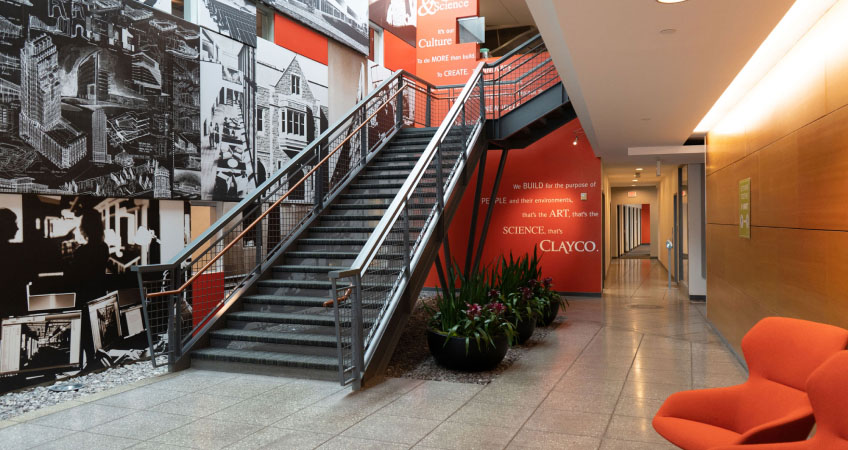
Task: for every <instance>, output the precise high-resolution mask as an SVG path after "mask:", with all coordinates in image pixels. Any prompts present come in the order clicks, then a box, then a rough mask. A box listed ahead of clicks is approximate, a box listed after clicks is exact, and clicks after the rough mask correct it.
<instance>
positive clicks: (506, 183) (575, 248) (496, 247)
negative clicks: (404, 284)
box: [427, 120, 602, 293]
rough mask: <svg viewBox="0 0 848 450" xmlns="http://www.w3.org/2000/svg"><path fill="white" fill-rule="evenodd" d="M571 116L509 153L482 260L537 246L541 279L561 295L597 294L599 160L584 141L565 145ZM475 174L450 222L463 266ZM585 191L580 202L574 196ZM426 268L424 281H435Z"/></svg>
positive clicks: (490, 167) (492, 166) (490, 169)
mask: <svg viewBox="0 0 848 450" xmlns="http://www.w3.org/2000/svg"><path fill="white" fill-rule="evenodd" d="M579 129H580V123H579V121H577V120H573V121H571V122H569V123H568V124H566V125H564V126H562V127H561V128H559V129H558V130H556V131H554V132H552V133H551V134H549V135H547V136H545V137H544V138H542V139H541V140H539V141H537V142H536V143H534V144H533V145H531V146H529V147H527V148H525V149H516V150H510V151H509V154H508V156H507V162H506V168H505V170H504V174H503V178H502V180H501V184H500V189H499V192H498V195H497V198H496V199H495V208H494V214H493V215H492V222H491V224H490V226H489V233H488V237H487V241H486V245H485V248H484V250H483V258H482V262H483V263H484V264H490V263H492V262H493V261H495V260H496V259H497V258H499V257H500V255H502V254H507V255H508V254H509V252H510V251H512V252H513V253H514V254H515V255H519V254H523V253H526V252H532V251H533V247H534V246H538V248H539V250H540V251H539V253H540V255H542V268H543V271H544V275H545V276H550V277H553V279H554V284H555V288H556V290H558V291H564V292H585V293H598V292H600V291H601V270H602V269H601V258H602V254H601V251H602V243H601V239H602V237H601V215H600V211H601V186H600V185H601V183H600V181H601V180H600V178H601V163H600V160H599V159H598V158H597V157H595V154H594V152H593V151H592V148H591V146H589V144H588V142H586V140H585V139H581V140H580V141H579V142H578V145H576V146H574V145H572V141H573V140H574V136H575V132H576V131H577V130H579ZM500 156H501V152H500V151H496V150H493V151H489V152H488V158H487V161H486V171H485V176H484V183H483V195H482V197H483V198H481V204H480V205H479V207H480V210H479V216H478V221H477V230H476V232H475V233H474V235H475V239H477V236H479V234H480V232H481V231H482V224H483V220H484V217H485V212H486V208H487V207H488V201H489V199H488V196H489V195H490V194H491V191H492V186H493V184H494V181H495V175H496V174H497V169H498V162H499V160H500ZM476 182H477V180H476V174H475V176H474V177H472V178H471V180H470V182H469V185H468V187H467V188H466V190H465V193H464V195H463V198H462V202H461V204H460V207H459V209H458V211H457V212H456V215H455V216H454V218H453V221H452V222H451V225H450V229H449V239H450V247H451V253H452V255H451V256H452V257H453V258H454V259H455V260H457V262H459V263H460V266H464V261H465V251H466V246H467V242H468V234H469V228H470V226H471V211H472V207H473V201H474V190H475V183H476ZM583 194H585V200H582V199H581V198H582V195H583ZM438 284H439V282H438V276H437V275H436V273H435V271H431V273H430V277H429V279H428V280H427V286H437V285H438Z"/></svg>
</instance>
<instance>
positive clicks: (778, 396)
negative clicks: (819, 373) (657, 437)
mask: <svg viewBox="0 0 848 450" xmlns="http://www.w3.org/2000/svg"><path fill="white" fill-rule="evenodd" d="M846 346H848V330H844V329H842V328H839V327H835V326H832V325H825V324H820V323H816V322H809V321H806V320H799V319H789V318H784V317H767V318H765V319H763V320H761V321H759V322H758V323H757V324H756V325H754V327H753V328H751V330H750V331H748V333H747V334H745V337H744V338H743V339H742V352H743V353H744V354H745V360H746V361H747V363H748V369H749V376H748V381H746V382H745V383H743V384H740V385H737V386H730V387H725V388H716V389H701V390H695V391H683V392H678V393H676V394H673V395H671V396H670V397H668V399H666V401H665V403H663V405H662V407H660V409H659V411H658V412H657V414H656V416H654V421H653V425H654V429H656V430H657V432H658V433H659V434H661V435H662V436H663V437H665V438H666V439H668V440H669V441H671V442H672V443H673V444H675V445H677V446H678V447H680V448H683V449H686V450H706V449H710V448H713V447H717V446H721V445H732V444H760V443H772V442H787V441H799V440H803V439H806V438H807V436H808V435H809V433H810V430H811V429H812V427H813V423H814V420H813V410H812V407H811V406H810V401H809V399H808V398H807V393H806V391H805V390H804V389H805V387H806V381H807V378H808V377H809V375H810V374H811V373H812V372H813V371H814V370H815V369H816V368H817V367H819V366H820V365H821V364H822V363H823V362H824V361H825V360H827V359H828V358H829V357H830V356H832V355H833V354H834V353H836V352H839V351H840V350H844V349H845V347H846Z"/></svg>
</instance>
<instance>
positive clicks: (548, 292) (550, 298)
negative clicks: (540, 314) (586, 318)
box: [535, 277, 569, 313]
mask: <svg viewBox="0 0 848 450" xmlns="http://www.w3.org/2000/svg"><path fill="white" fill-rule="evenodd" d="M535 290H536V296H537V297H539V298H540V299H541V300H542V301H543V302H544V304H545V306H544V309H545V313H547V312H548V311H550V310H551V308H553V307H554V305H556V304H559V306H560V308H562V310H563V311H565V308H566V306H569V304H568V299H566V298H565V297H563V296H561V295H559V293H558V292H557V291H555V290H554V283H553V278H551V277H546V278H545V279H543V280H542V281H541V282H537V283H536V286H535Z"/></svg>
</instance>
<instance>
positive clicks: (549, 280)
mask: <svg viewBox="0 0 848 450" xmlns="http://www.w3.org/2000/svg"><path fill="white" fill-rule="evenodd" d="M553 282H554V279H553V278H551V277H547V278H545V281H544V284H545V289H550V287H551V285H552V284H553Z"/></svg>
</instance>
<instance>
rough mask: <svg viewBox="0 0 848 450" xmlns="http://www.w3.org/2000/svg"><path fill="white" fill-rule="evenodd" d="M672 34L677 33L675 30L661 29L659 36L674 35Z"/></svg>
mask: <svg viewBox="0 0 848 450" xmlns="http://www.w3.org/2000/svg"><path fill="white" fill-rule="evenodd" d="M674 33H677V29H676V28H663V29H662V30H660V34H674Z"/></svg>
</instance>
